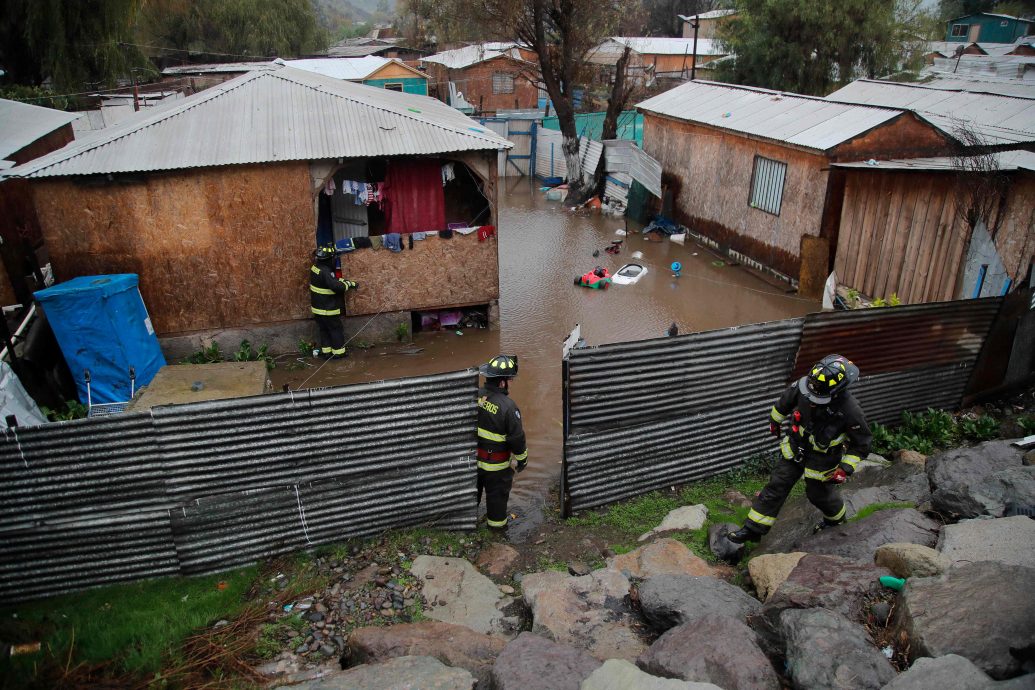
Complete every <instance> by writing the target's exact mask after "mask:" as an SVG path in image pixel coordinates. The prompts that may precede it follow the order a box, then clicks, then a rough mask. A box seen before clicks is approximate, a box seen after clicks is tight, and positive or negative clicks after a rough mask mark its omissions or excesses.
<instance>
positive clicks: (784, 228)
mask: <svg viewBox="0 0 1035 690" xmlns="http://www.w3.org/2000/svg"><path fill="white" fill-rule="evenodd" d="M636 109H637V110H638V111H639V112H641V113H643V116H644V125H643V148H644V151H645V152H646V153H647V154H649V155H650V156H652V157H653V158H655V159H656V160H658V161H659V162H660V163H661V165H662V169H663V171H664V175H663V178H662V191H663V208H669V207H671V209H672V213H673V215H675V217H676V220H678V221H680V222H681V223H683V224H684V225H686V226H687V227H688V228H690V230H691V231H693V232H694V233H695V234H696V235H697V236H698V237H700V238H702V239H703V240H704V241H706V242H708V243H710V244H712V245H713V246H715V247H716V248H718V249H720V250H722V251H724V252H725V253H727V254H728V255H729V256H731V257H733V258H734V259H735V260H736V261H739V262H741V263H744V264H747V265H750V266H754V267H756V268H761V269H765V270H767V271H770V272H773V273H776V274H778V275H780V276H782V277H784V278H786V279H788V280H789V281H791V282H798V281H800V282H801V283H802V284H803V287H802V289H803V291H804V292H807V293H812V291H813V290H814V289H815V287H816V283H817V281H818V285H819V286H820V287H821V286H822V283H823V281H824V280H825V279H826V276H827V274H828V272H829V270H828V269H829V268H830V266H831V262H832V260H833V252H834V248H836V246H837V232H838V225H839V219H840V212H841V195H842V194H843V184H840V183H839V180H838V179H837V175H838V173H833V172H831V170H830V166H831V164H832V163H835V162H838V161H858V160H866V159H869V158H873V157H877V156H885V157H886V156H887V155H889V154H890V155H893V156H895V157H896V158H905V157H910V156H924V155H944V154H945V153H946V152H947V151H948V149H949V147H950V146H951V142H950V139H949V137H947V136H946V135H945V134H944V133H943V132H942V131H940V130H939V129H938V128H937V127H934V126H933V125H931V124H930V123H929V122H927V121H926V120H924V119H923V118H921V117H918V116H917V115H916V114H914V113H912V112H909V111H907V110H901V109H895V108H886V107H872V106H861V105H853V104H849V103H835V102H832V101H830V100H827V99H823V98H814V97H810V96H801V95H798V94H791V93H783V92H779V91H772V90H769V89H760V88H753V87H746V86H735V85H731V84H722V83H716V82H703V81H693V82H688V83H686V84H683V85H681V86H678V87H676V88H674V89H671V90H670V91H666V92H665V93H663V94H660V95H658V96H655V97H653V98H650V99H648V100H646V101H643V102H642V103H639V104H638V105H637V106H636Z"/></svg>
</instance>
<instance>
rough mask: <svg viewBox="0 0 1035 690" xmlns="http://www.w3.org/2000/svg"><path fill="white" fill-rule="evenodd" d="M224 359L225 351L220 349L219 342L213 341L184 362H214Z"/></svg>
mask: <svg viewBox="0 0 1035 690" xmlns="http://www.w3.org/2000/svg"><path fill="white" fill-rule="evenodd" d="M222 361H223V353H222V352H220V351H219V343H216V342H213V343H212V344H211V345H209V346H208V347H204V348H202V349H200V350H198V351H197V352H195V353H194V354H192V355H191V356H189V357H187V358H186V359H184V360H183V362H182V363H183V364H213V363H215V362H222Z"/></svg>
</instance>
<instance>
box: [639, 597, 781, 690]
mask: <svg viewBox="0 0 1035 690" xmlns="http://www.w3.org/2000/svg"><path fill="white" fill-rule="evenodd" d="M636 664H637V665H638V666H639V667H640V668H642V669H643V670H644V671H646V672H647V673H650V674H652V675H655V676H662V677H664V678H679V679H682V680H690V681H697V682H707V683H714V684H715V685H718V686H719V687H721V688H724V689H725V690H754V689H755V688H759V689H760V690H764V689H770V690H779V688H780V680H779V678H778V677H777V675H776V672H775V671H774V670H773V667H772V665H770V663H769V659H768V658H767V657H766V655H765V654H764V653H763V652H762V650H761V649H760V648H759V647H758V645H757V644H755V635H754V633H753V632H752V631H751V628H749V627H747V626H746V625H744V624H743V623H741V622H740V621H739V620H735V619H733V618H730V617H728V616H721V615H719V616H717V615H707V616H704V617H703V618H699V619H697V620H696V621H694V622H693V623H690V624H687V625H680V626H678V627H675V628H672V629H671V630H669V631H668V632H666V633H665V634H664V635H662V636H661V637H659V638H658V639H657V641H656V642H655V643H654V644H652V645H651V647H650V649H648V650H647V651H646V652H644V653H643V654H641V655H640V658H639V659H637V660H636Z"/></svg>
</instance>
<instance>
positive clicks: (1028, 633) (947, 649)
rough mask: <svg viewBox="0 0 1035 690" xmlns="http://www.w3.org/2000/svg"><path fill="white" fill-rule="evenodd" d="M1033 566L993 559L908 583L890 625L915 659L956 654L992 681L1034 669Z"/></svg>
mask: <svg viewBox="0 0 1035 690" xmlns="http://www.w3.org/2000/svg"><path fill="white" fill-rule="evenodd" d="M1033 592H1035V568H1026V567H1024V566H1018V565H1005V564H1002V563H995V562H992V561H984V562H980V563H970V564H967V565H960V566H959V567H956V568H951V569H949V570H948V571H947V572H946V573H945V574H944V575H941V576H940V577H925V578H914V579H911V580H909V581H908V582H907V583H906V586H905V589H903V590H902V594H901V596H900V597H899V601H898V605H897V606H896V607H895V615H894V617H893V621H892V625H893V627H894V628H895V629H896V632H897V634H898V635H899V636H900V639H902V640H903V642H905V643H908V645H909V651H910V655H911V656H912V657H913V658H916V657H921V656H935V657H937V656H944V655H946V654H959V655H960V656H962V657H966V658H967V659H969V660H970V661H972V662H973V663H975V664H976V665H977V666H978V667H980V668H981V670H983V671H984V672H985V673H987V674H988V675H990V676H992V677H993V678H1010V677H1013V676H1016V675H1018V674H1020V673H1024V672H1029V671H1032V670H1035V668H1033V667H1032V664H1035V596H1033V595H1032V593H1033Z"/></svg>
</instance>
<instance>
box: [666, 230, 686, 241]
mask: <svg viewBox="0 0 1035 690" xmlns="http://www.w3.org/2000/svg"><path fill="white" fill-rule="evenodd" d="M668 238H669V239H670V240H671V241H673V242H675V243H676V244H683V243H684V242H686V233H685V232H682V233H679V234H677V235H669V236H668Z"/></svg>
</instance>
